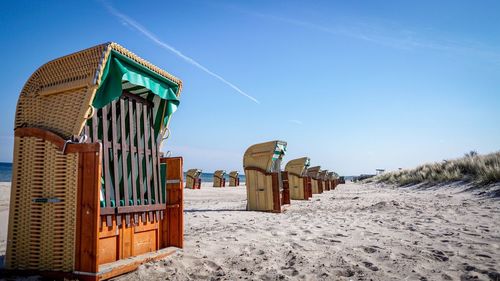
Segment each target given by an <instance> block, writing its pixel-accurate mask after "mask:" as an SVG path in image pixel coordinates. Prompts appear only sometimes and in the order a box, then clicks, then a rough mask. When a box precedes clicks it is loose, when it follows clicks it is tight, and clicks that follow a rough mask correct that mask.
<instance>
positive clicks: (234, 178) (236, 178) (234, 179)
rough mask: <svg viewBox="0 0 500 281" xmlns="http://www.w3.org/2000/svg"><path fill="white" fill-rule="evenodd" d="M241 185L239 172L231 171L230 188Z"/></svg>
mask: <svg viewBox="0 0 500 281" xmlns="http://www.w3.org/2000/svg"><path fill="white" fill-rule="evenodd" d="M239 185H240V173H238V171H231V172H230V173H229V186H239Z"/></svg>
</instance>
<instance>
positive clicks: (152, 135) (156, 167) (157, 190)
mask: <svg viewBox="0 0 500 281" xmlns="http://www.w3.org/2000/svg"><path fill="white" fill-rule="evenodd" d="M148 119H149V125H150V126H149V128H150V136H149V138H150V139H151V158H152V160H153V167H152V168H153V183H154V184H153V187H154V193H155V200H156V202H155V203H156V204H161V189H160V185H161V183H160V181H161V179H160V176H161V174H160V162H159V161H158V160H159V158H158V155H157V150H156V148H157V147H156V140H155V130H154V126H153V112H152V110H151V111H150V114H149V118H148Z"/></svg>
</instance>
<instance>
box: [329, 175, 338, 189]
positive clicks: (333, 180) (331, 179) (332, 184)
mask: <svg viewBox="0 0 500 281" xmlns="http://www.w3.org/2000/svg"><path fill="white" fill-rule="evenodd" d="M328 181H329V182H330V189H331V190H335V188H336V187H337V181H336V177H335V172H329V173H328Z"/></svg>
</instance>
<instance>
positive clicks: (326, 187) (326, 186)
mask: <svg viewBox="0 0 500 281" xmlns="http://www.w3.org/2000/svg"><path fill="white" fill-rule="evenodd" d="M318 178H319V180H320V181H321V183H322V185H323V191H330V181H329V180H328V170H322V171H320V172H319V175H318Z"/></svg>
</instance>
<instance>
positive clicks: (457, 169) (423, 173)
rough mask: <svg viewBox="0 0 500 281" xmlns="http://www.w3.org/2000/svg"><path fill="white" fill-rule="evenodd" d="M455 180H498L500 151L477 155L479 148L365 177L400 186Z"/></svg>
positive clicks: (499, 174)
mask: <svg viewBox="0 0 500 281" xmlns="http://www.w3.org/2000/svg"><path fill="white" fill-rule="evenodd" d="M456 181H464V182H470V183H474V184H477V185H481V186H484V185H489V184H493V183H499V182H500V152H496V153H491V154H487V155H478V154H477V152H475V151H471V152H469V153H467V154H465V156H464V157H462V158H458V159H453V160H444V161H443V162H439V163H431V164H425V165H422V166H418V167H417V168H415V169H409V170H401V171H396V172H387V173H384V174H381V175H378V176H376V177H373V178H370V179H367V180H366V182H377V183H388V184H395V185H399V186H404V185H414V184H421V183H428V184H437V183H447V182H456Z"/></svg>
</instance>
